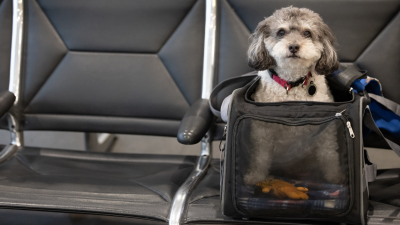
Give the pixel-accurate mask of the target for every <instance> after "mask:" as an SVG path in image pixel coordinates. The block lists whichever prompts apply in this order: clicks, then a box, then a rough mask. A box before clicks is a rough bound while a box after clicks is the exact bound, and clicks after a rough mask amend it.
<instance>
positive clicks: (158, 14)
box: [0, 0, 400, 224]
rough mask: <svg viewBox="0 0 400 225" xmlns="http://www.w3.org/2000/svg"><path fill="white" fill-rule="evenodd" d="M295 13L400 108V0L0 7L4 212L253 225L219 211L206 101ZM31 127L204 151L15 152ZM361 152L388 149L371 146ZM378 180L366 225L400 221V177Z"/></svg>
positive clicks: (213, 131) (215, 124) (2, 3)
mask: <svg viewBox="0 0 400 225" xmlns="http://www.w3.org/2000/svg"><path fill="white" fill-rule="evenodd" d="M289 5H294V6H297V7H307V8H310V9H312V10H314V11H315V12H318V13H319V14H320V15H321V17H322V18H323V19H324V21H325V22H326V23H327V24H328V25H329V26H330V27H331V28H332V30H333V31H334V33H335V34H336V36H337V39H338V42H339V44H340V46H339V51H338V53H339V58H340V59H341V61H342V62H355V63H356V64H357V65H358V66H359V67H360V68H362V69H365V70H368V71H369V75H370V76H372V77H376V78H378V79H379V80H380V81H381V83H382V85H383V87H384V95H385V97H387V98H389V99H391V100H393V101H395V102H400V89H399V88H397V86H398V85H399V84H400V76H399V74H400V56H399V54H398V49H400V42H399V41H398V37H400V13H399V12H400V1H399V0H370V1H358V0H342V1H335V0H327V1H316V0H311V1H310V0H300V1H291V0H279V1H278V0H169V1H160V0H145V1H144V0H131V1H129V0H113V1H110V0H86V1H79V0H69V1H66V0H0V92H2V93H3V94H2V96H1V98H0V113H1V112H4V113H6V112H7V114H6V115H5V116H3V117H2V119H1V121H0V128H2V129H8V130H10V131H11V137H12V140H11V144H10V145H8V146H5V148H4V150H3V151H2V153H1V156H0V162H1V164H0V207H3V208H15V209H29V210H41V211H61V212H77V213H89V214H105V215H119V216H129V217H140V218H145V219H153V220H157V221H161V222H169V223H170V224H183V223H196V222H213V223H225V222H226V223H231V222H237V223H249V221H245V220H240V219H239V220H238V219H237V218H228V217H226V216H224V215H222V213H221V210H220V202H219V198H220V197H219V160H211V158H210V153H211V141H212V140H218V139H221V135H222V127H223V123H222V122H221V121H218V120H217V121H214V118H213V116H212V115H211V113H210V111H209V107H208V95H209V94H210V91H211V89H212V87H213V86H215V85H216V84H217V83H218V82H220V81H222V80H224V79H227V78H230V77H233V76H238V75H240V74H244V73H246V72H249V71H251V69H250V68H249V67H248V66H247V60H246V51H247V48H248V44H249V36H250V33H251V32H252V31H253V30H254V29H255V27H256V26H257V24H258V22H259V21H261V20H262V19H263V18H264V17H266V16H269V15H270V14H272V12H273V11H274V10H276V9H279V8H282V7H286V6H289ZM10 53H11V54H10ZM7 91H10V92H12V93H13V95H12V94H10V92H7ZM14 96H15V97H16V99H15V100H14ZM219 101H222V99H219ZM4 113H3V114H4ZM3 114H2V115H3ZM27 130H56V131H78V132H108V133H121V134H140V135H154V136H170V137H175V136H177V133H178V131H179V135H178V138H179V140H180V142H182V143H185V144H195V143H198V142H201V146H202V149H201V154H199V156H185V155H146V154H110V153H97V152H76V151H70V150H53V149H43V148H32V147H24V144H23V131H27ZM366 145H368V146H370V147H376V148H386V147H387V146H385V145H384V144H383V142H381V141H380V140H379V139H377V138H376V137H371V138H369V139H368V140H367V141H366ZM134 148H135V146H132V149H134ZM161 151H165V152H166V151H169V149H168V146H165V149H161V150H160V152H161ZM382 174H386V175H385V176H381V177H380V176H378V180H377V182H376V184H377V185H375V186H371V187H375V189H376V191H377V192H371V196H372V199H373V198H375V201H371V204H372V210H371V211H370V215H369V217H370V219H369V224H377V223H381V222H382V221H383V222H384V221H385V220H386V219H388V218H390V220H392V221H397V222H399V221H400V215H399V213H398V212H399V210H400V208H399V207H400V205H397V206H396V203H393V202H396V201H395V200H396V199H397V201H398V199H400V195H399V196H397V197H393V196H392V197H390V198H388V199H381V195H379V192H382V190H384V189H385V188H392V189H393V185H397V186H398V185H399V184H398V182H397V183H396V181H397V180H396V179H398V178H399V172H398V171H397V172H396V171H394V170H392V171H382ZM388 174H390V175H388ZM389 180H390V182H389ZM375 189H373V188H372V189H371V190H375ZM374 193H378V194H376V195H375V196H374ZM378 201H379V202H378ZM385 201H386V202H385ZM396 212H397V213H396ZM258 222H260V223H271V221H258ZM299 223H304V222H299Z"/></svg>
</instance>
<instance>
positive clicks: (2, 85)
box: [0, 0, 13, 129]
mask: <svg viewBox="0 0 400 225" xmlns="http://www.w3.org/2000/svg"><path fill="white" fill-rule="evenodd" d="M12 13H13V10H12V0H0V92H3V91H8V84H9V76H10V53H11V36H12ZM0 129H8V125H7V119H6V117H5V116H4V117H3V118H2V119H1V120H0Z"/></svg>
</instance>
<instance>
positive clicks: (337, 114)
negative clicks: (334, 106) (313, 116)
mask: <svg viewBox="0 0 400 225" xmlns="http://www.w3.org/2000/svg"><path fill="white" fill-rule="evenodd" d="M344 111H346V110H343V111H341V112H340V113H336V114H335V116H336V117H341V116H342V113H343V112H344ZM346 121H347V120H346Z"/></svg>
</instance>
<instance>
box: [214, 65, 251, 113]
mask: <svg viewBox="0 0 400 225" xmlns="http://www.w3.org/2000/svg"><path fill="white" fill-rule="evenodd" d="M257 73H258V72H257V71H253V72H250V73H246V74H244V75H242V76H238V77H233V78H229V79H226V80H224V81H222V82H221V83H219V84H218V85H217V86H216V87H215V88H214V89H213V90H212V92H211V95H210V109H211V111H212V113H213V114H214V115H215V116H217V117H219V118H221V112H220V109H221V106H220V105H218V101H217V100H218V94H219V93H220V92H221V91H222V90H226V93H227V94H226V96H228V95H230V94H231V93H232V92H233V91H234V90H235V89H237V88H241V87H243V86H245V85H246V84H247V83H249V82H250V81H251V80H253V79H254V78H256V77H257V76H258V75H257ZM226 96H223V97H222V99H224V98H225V97H226Z"/></svg>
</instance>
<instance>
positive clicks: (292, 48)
mask: <svg viewBox="0 0 400 225" xmlns="http://www.w3.org/2000/svg"><path fill="white" fill-rule="evenodd" d="M299 48H300V46H299V45H297V44H295V45H289V51H290V52H291V53H296V52H298V51H299Z"/></svg>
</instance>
